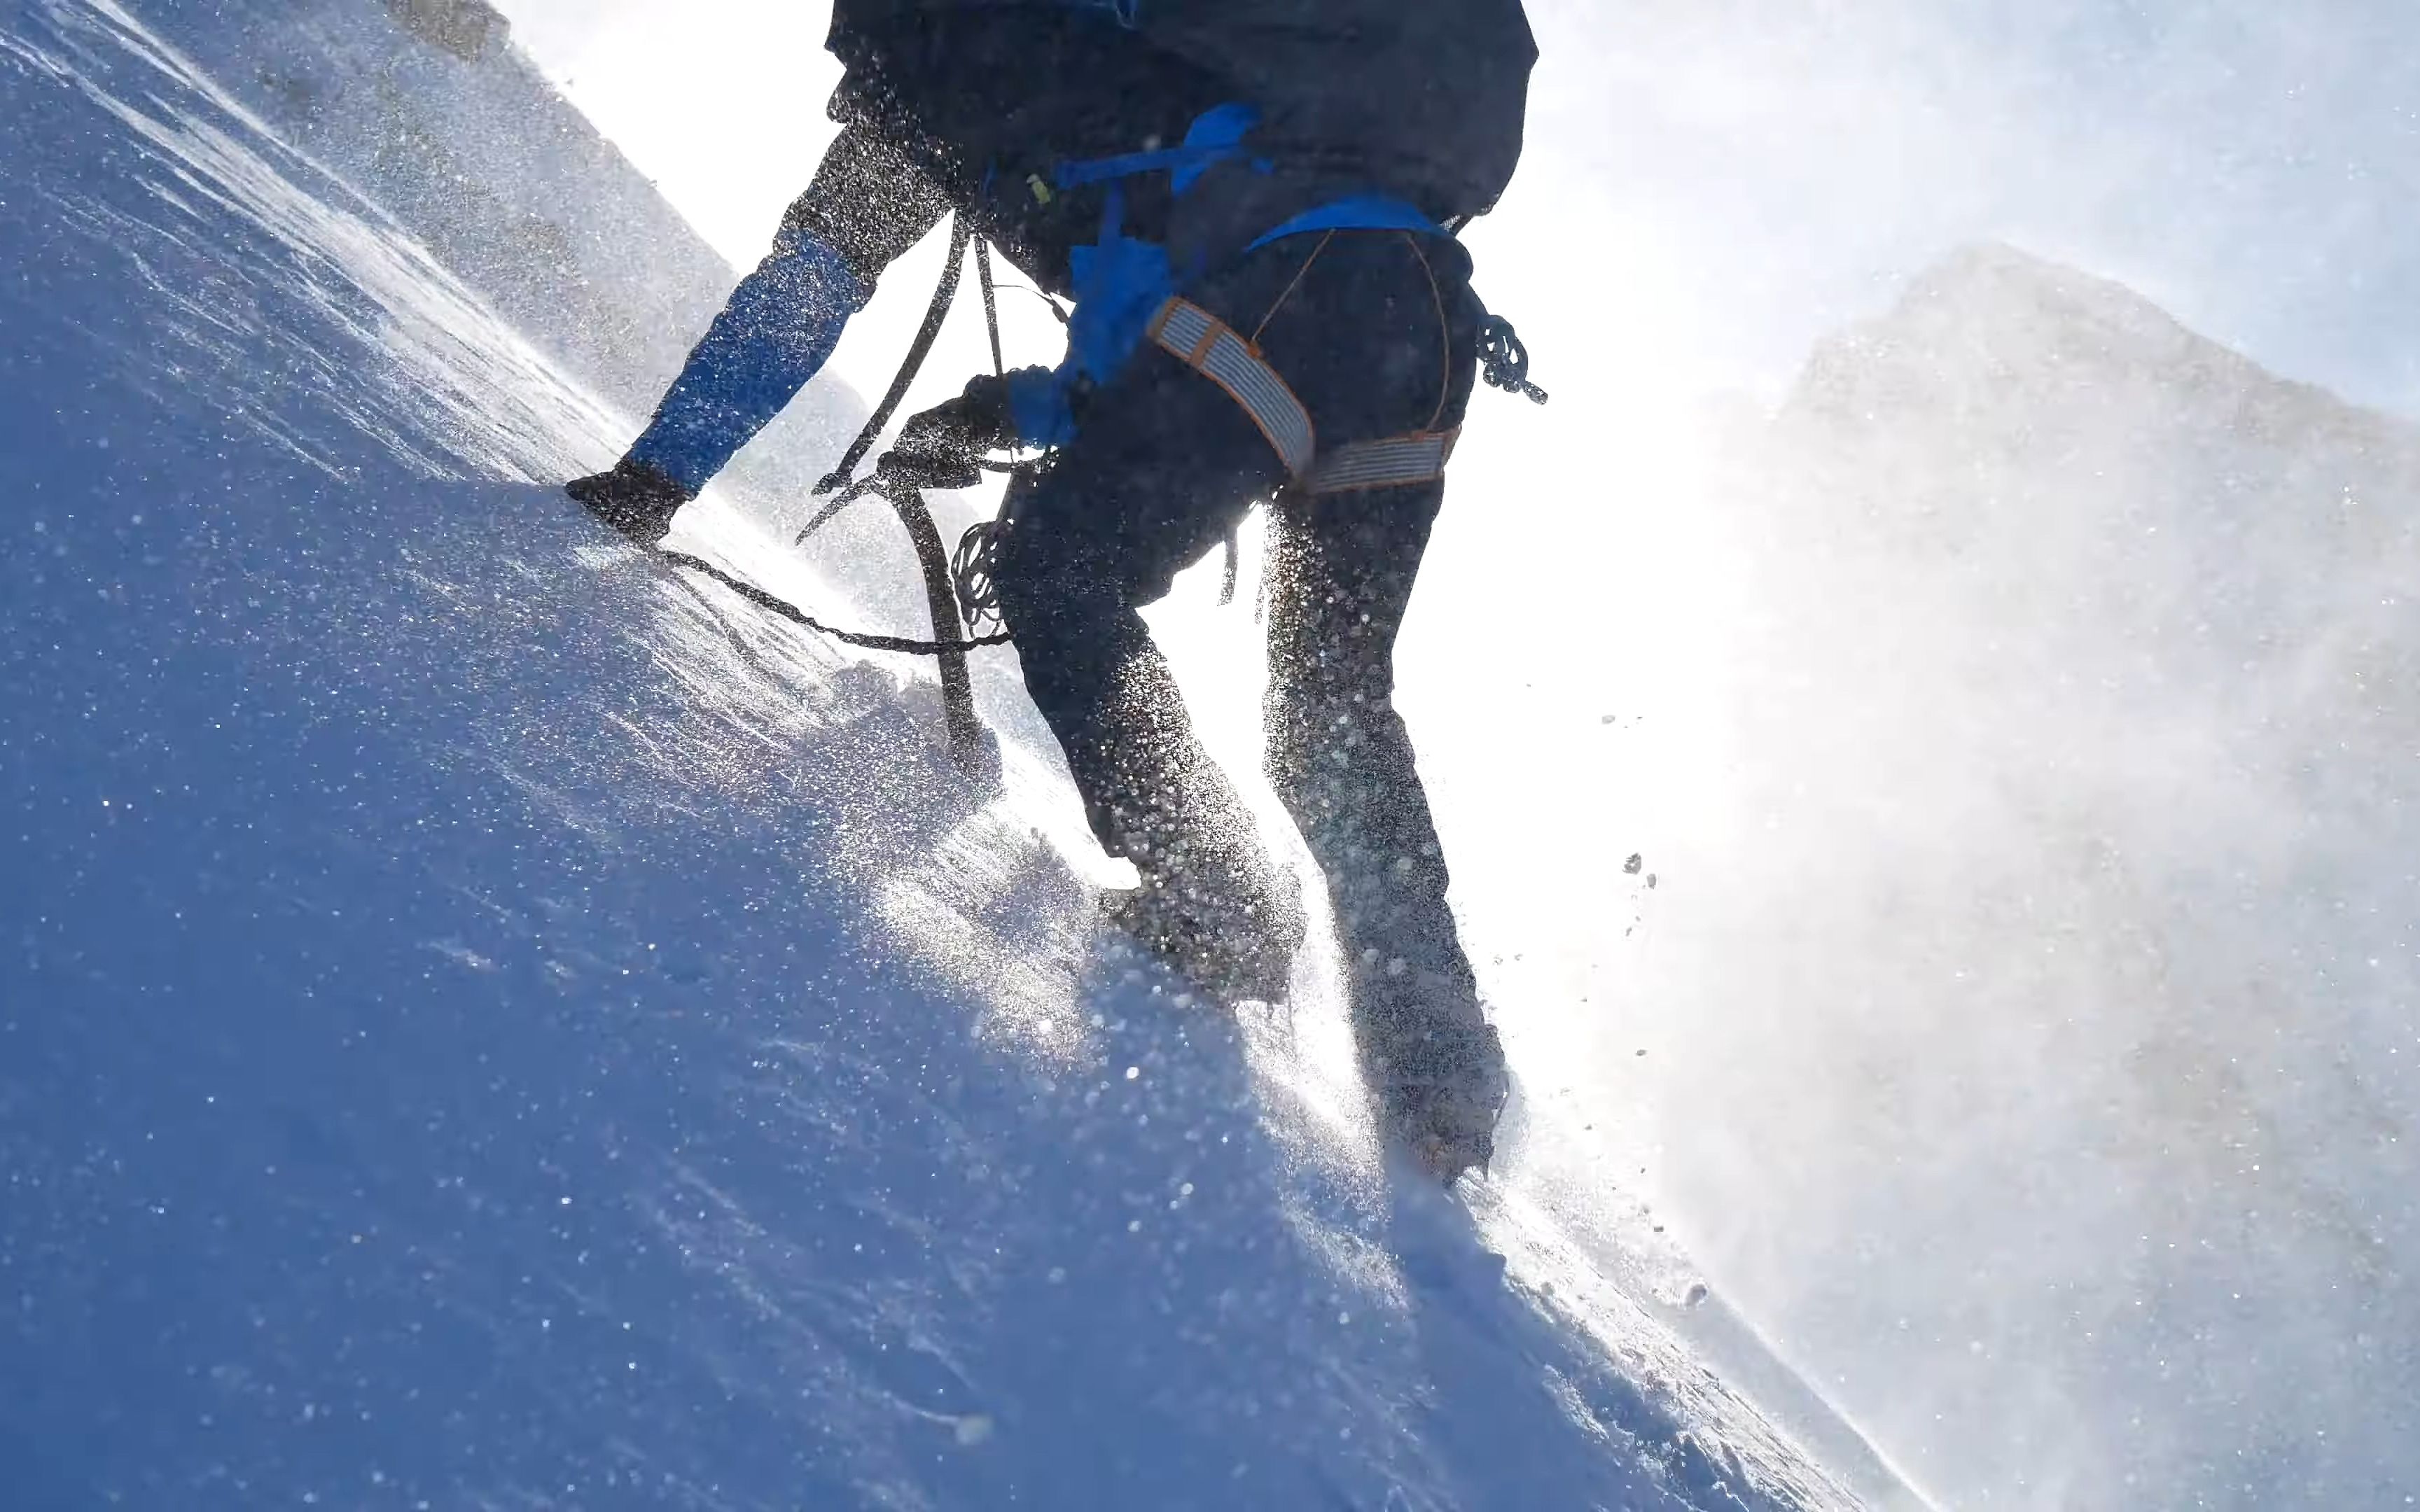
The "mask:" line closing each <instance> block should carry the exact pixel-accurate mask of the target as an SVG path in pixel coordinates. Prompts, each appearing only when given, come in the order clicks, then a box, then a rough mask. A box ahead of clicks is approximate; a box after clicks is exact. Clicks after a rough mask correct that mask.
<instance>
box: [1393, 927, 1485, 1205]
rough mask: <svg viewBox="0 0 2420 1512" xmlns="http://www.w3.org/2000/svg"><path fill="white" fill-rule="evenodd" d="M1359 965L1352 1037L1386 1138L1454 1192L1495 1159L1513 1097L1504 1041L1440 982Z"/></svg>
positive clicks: (1472, 1003)
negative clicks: (1465, 1176)
mask: <svg viewBox="0 0 2420 1512" xmlns="http://www.w3.org/2000/svg"><path fill="white" fill-rule="evenodd" d="M1388 964H1392V963H1375V962H1368V961H1364V962H1359V963H1356V964H1355V967H1354V975H1355V977H1356V978H1357V979H1358V980H1357V981H1356V983H1355V994H1354V1002H1355V1013H1354V1017H1355V1025H1354V1028H1355V1035H1356V1039H1357V1041H1358V1043H1359V1045H1360V1050H1361V1061H1362V1068H1363V1071H1364V1072H1365V1074H1366V1075H1367V1076H1368V1078H1369V1083H1370V1087H1371V1089H1372V1090H1373V1092H1374V1093H1375V1094H1376V1097H1377V1100H1378V1112H1379V1117H1380V1119H1381V1120H1382V1122H1383V1123H1384V1125H1385V1129H1386V1132H1387V1134H1388V1135H1389V1136H1390V1137H1391V1138H1392V1139H1394V1140H1395V1142H1396V1143H1398V1144H1399V1145H1401V1146H1402V1147H1403V1148H1404V1150H1406V1151H1407V1152H1409V1153H1410V1154H1411V1156H1412V1157H1413V1158H1414V1159H1415V1160H1417V1161H1419V1164H1420V1166H1421V1168H1422V1169H1424V1170H1426V1171H1428V1172H1429V1173H1430V1174H1431V1175H1432V1176H1435V1178H1436V1179H1437V1180H1440V1181H1442V1182H1444V1183H1445V1184H1446V1185H1448V1186H1451V1185H1452V1184H1453V1183H1454V1181H1455V1180H1456V1179H1457V1178H1459V1177H1460V1176H1461V1175H1462V1173H1463V1172H1465V1171H1466V1170H1468V1169H1470V1168H1471V1167H1472V1166H1474V1165H1476V1166H1479V1167H1481V1169H1484V1168H1485V1167H1486V1165H1487V1163H1488V1162H1489V1161H1490V1160H1492V1159H1493V1158H1494V1157H1495V1154H1496V1121H1497V1119H1498V1118H1499V1117H1500V1116H1502V1114H1503V1112H1504V1104H1505V1103H1506V1101H1507V1100H1508V1099H1509V1098H1510V1097H1511V1095H1512V1081H1511V1079H1510V1076H1509V1074H1508V1073H1507V1072H1506V1070H1505V1064H1504V1041H1503V1039H1502V1037H1501V1036H1500V1035H1498V1034H1497V1031H1496V1026H1494V1025H1492V1024H1490V1023H1488V1022H1487V1019H1486V1015H1485V1013H1484V1012H1483V1011H1481V1008H1480V1006H1479V1004H1478V1002H1477V1000H1476V999H1475V998H1471V997H1469V996H1467V995H1464V994H1461V993H1457V992H1455V991H1453V990H1452V987H1451V984H1450V982H1449V981H1448V980H1446V979H1444V978H1442V977H1439V976H1436V975H1435V974H1433V973H1427V972H1419V973H1410V972H1404V973H1397V974H1394V975H1389V974H1388V971H1387V965H1388Z"/></svg>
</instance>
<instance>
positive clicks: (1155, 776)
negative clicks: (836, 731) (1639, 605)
mask: <svg viewBox="0 0 2420 1512" xmlns="http://www.w3.org/2000/svg"><path fill="white" fill-rule="evenodd" d="M1468 278H1469V262H1468V259H1467V256H1466V254H1465V253H1464V251H1463V249H1462V248H1461V247H1460V246H1459V245H1458V244H1456V243H1453V242H1450V241H1445V240H1442V239H1435V238H1418V239H1416V238H1413V237H1409V236H1405V235H1402V234H1399V233H1395V232H1376V231H1352V232H1342V233H1338V234H1336V235H1334V236H1332V237H1327V238H1326V239H1323V238H1322V237H1321V236H1319V235H1307V236H1299V237H1295V238H1291V239H1286V240H1283V241H1280V242H1276V243H1273V244H1272V245H1270V246H1268V247H1266V248H1264V249H1262V250H1261V251H1259V252H1257V253H1253V254H1249V255H1247V256H1246V257H1244V258H1243V259H1241V260H1240V261H1238V262H1237V263H1236V264H1234V265H1233V266H1232V267H1230V268H1229V269H1227V270H1224V271H1223V272H1221V273H1219V274H1218V275H1215V276H1213V277H1212V278H1210V279H1209V280H1207V281H1205V282H1204V283H1203V284H1202V285H1200V286H1197V287H1192V288H1188V289H1187V291H1186V292H1187V298H1189V299H1191V300H1193V301H1194V302H1196V303H1198V304H1201V305H1202V306H1204V307H1205V308H1207V309H1209V310H1210V311H1212V312H1213V313H1214V314H1216V315H1218V316H1220V317H1221V318H1222V319H1224V320H1226V321H1227V323H1228V324H1230V325H1231V326H1233V328H1234V329H1235V330H1236V331H1237V332H1241V333H1243V334H1245V335H1247V336H1254V335H1256V336H1257V342H1258V345H1259V347H1260V348H1261V350H1262V352H1263V353H1264V357H1265V358H1266V360H1267V361H1268V363H1269V364H1270V365H1271V366H1272V367H1274V368H1275V369H1276V370H1277V371H1278V372H1279V373H1280V375H1281V376H1283V377H1284V378H1286V379H1287V381H1288V382H1289V384H1290V385H1291V386H1292V387H1293V389H1294V391H1295V394H1296V395H1297V396H1298V397H1299V398H1300V399H1301V400H1302V403H1303V406H1304V408H1305V409H1308V410H1309V411H1310V414H1311V419H1312V422H1313V424H1314V425H1315V426H1316V427H1317V430H1318V439H1319V442H1320V445H1321V446H1322V447H1323V448H1326V447H1330V446H1334V445H1337V444H1340V443H1343V442H1348V441H1354V440H1373V439H1377V438H1381V437H1387V436H1393V435H1400V434H1403V433H1404V432H1407V431H1414V430H1426V429H1441V428H1446V427H1450V426H1454V425H1457V424H1460V422H1461V419H1462V414H1463V410H1464V409H1465V407H1466V405H1467V403H1468V400H1469V396H1470V390H1471V383H1472V379H1473V373H1474V368H1475V365H1476V355H1475V354H1476V343H1477V330H1478V325H1479V322H1480V321H1481V319H1482V318H1483V315H1482V313H1481V310H1480V309H1479V306H1478V302H1477V301H1476V300H1475V299H1474V298H1473V297H1472V296H1471V294H1470V292H1469V284H1468ZM1285 482H1286V476H1285V472H1284V470H1283V468H1282V467H1281V466H1280V463H1279V461H1278V458H1277V455H1276V454H1275V453H1274V451H1273V450H1272V449H1271V447H1270V445H1269V443H1268V441H1267V440H1264V438H1263V437H1262V435H1261V433H1260V431H1259V430H1258V429H1257V428H1255V426H1254V425H1253V424H1252V423H1251V422H1250V420H1249V418H1248V417H1247V416H1246V414H1245V413H1244V411H1243V410H1242V409H1240V408H1239V407H1238V406H1237V405H1236V403H1235V402H1234V401H1233V399H1232V398H1230V397H1229V396H1228V395H1227V394H1226V393H1224V392H1222V391H1221V390H1219V389H1218V387H1217V386H1215V385H1214V384H1212V383H1211V382H1210V381H1209V380H1208V379H1206V378H1202V376H1201V375H1199V374H1197V373H1195V372H1194V371H1193V370H1191V369H1190V368H1188V367H1187V366H1185V365H1184V364H1183V363H1179V362H1177V361H1176V360H1175V359H1174V358H1172V357H1171V356H1169V355H1168V354H1167V353H1165V352H1163V351H1161V350H1159V349H1158V348H1157V347H1145V348H1144V349H1143V350H1142V351H1141V352H1140V353H1138V354H1137V356H1136V357H1135V358H1134V360H1133V362H1132V363H1131V364H1130V365H1129V367H1128V368H1127V369H1126V371H1125V372H1124V373H1122V374H1121V375H1120V376H1119V378H1118V379H1117V380H1116V381H1115V382H1114V383H1112V384H1110V385H1109V386H1107V387H1106V388H1104V389H1103V390H1101V391H1100V392H1098V393H1095V394H1094V395H1092V397H1091V400H1090V403H1089V406H1088V407H1087V408H1086V409H1084V410H1083V411H1082V412H1081V415H1080V430H1079V434H1078V438H1077V440H1074V441H1073V442H1072V443H1070V444H1069V445H1068V446H1067V447H1065V448H1064V449H1063V451H1062V453H1061V454H1060V455H1059V456H1058V457H1057V458H1056V460H1055V462H1054V463H1053V465H1052V466H1051V467H1050V468H1049V470H1048V471H1046V472H1044V473H1043V474H1041V475H1040V476H1039V477H1038V478H1037V479H1036V480H1035V481H1034V482H1032V484H1031V485H1030V486H1025V487H1022V488H1020V489H1018V490H1017V491H1016V492H1015V493H1014V494H1013V495H1012V498H1011V500H1010V501H1009V504H1008V508H1007V511H1006V517H1007V519H1008V521H1009V524H1008V527H1007V529H1006V530H1005V532H1003V534H1002V537H1001V543H1000V546H999V549H998V555H997V558H996V561H995V578H996V580H997V583H998V586H999V591H1000V598H1001V608H1002V610H1003V612H1004V615H1005V617H1006V619H1007V622H1008V625H1009V626H1010V628H1011V629H1013V630H1014V631H1015V632H1016V640H1017V646H1018V651H1019V654H1020V656H1022V658H1023V662H1024V669H1025V681H1026V686H1027V687H1028V689H1029V690H1030V691H1031V693H1032V697H1033V700H1034V702H1035V703H1036V704H1037V705H1038V706H1039V708H1040V709H1041V711H1042V714H1043V716H1044V717H1045V718H1046V719H1047V720H1048V722H1049V724H1050V727H1051V729H1052V730H1053V731H1054V732H1055V733H1057V734H1058V736H1059V739H1060V741H1061V743H1062V744H1063V747H1064V748H1065V750H1066V754H1067V760H1068V764H1069V766H1070V767H1071V768H1072V769H1073V771H1074V774H1075V778H1076V782H1077V785H1078V788H1079V789H1080V790H1081V792H1082V794H1083V796H1084V800H1085V803H1086V806H1087V810H1088V811H1089V813H1090V815H1091V818H1092V822H1093V826H1094V830H1095V832H1096V833H1097V834H1098V835H1099V837H1100V840H1101V842H1102V844H1103V845H1104V846H1105V847H1106V848H1108V849H1109V851H1110V852H1111V853H1112V854H1114V855H1121V856H1126V857H1128V858H1130V859H1132V860H1133V861H1134V863H1135V865H1136V866H1137V868H1138V869H1139V870H1140V872H1141V873H1142V875H1143V877H1144V879H1145V882H1146V885H1147V886H1151V887H1164V888H1169V889H1171V890H1173V891H1175V892H1177V893H1179V894H1181V895H1183V896H1185V897H1187V898H1188V899H1189V900H1191V901H1192V902H1193V903H1196V904H1198V905H1199V906H1201V907H1202V908H1203V909H1204V910H1206V911H1208V912H1210V913H1212V914H1213V915H1224V916H1225V917H1229V918H1235V917H1242V916H1246V915H1249V916H1250V917H1253V918H1257V919H1259V920H1261V921H1262V923H1263V924H1264V926H1265V925H1269V924H1271V923H1272V921H1273V920H1274V921H1276V927H1278V928H1280V929H1282V928H1285V927H1287V926H1286V925H1284V924H1283V922H1282V920H1281V919H1280V918H1279V913H1278V912H1273V911H1272V910H1270V909H1269V908H1267V907H1266V906H1264V904H1265V901H1266V898H1267V893H1266V891H1265V888H1266V877H1267V863H1266V860H1265V857H1264V856H1262V854H1261V851H1260V847H1259V845H1258V843H1257V841H1255V840H1254V839H1253V837H1252V834H1251V830H1250V826H1249V823H1248V822H1247V821H1246V819H1245V816H1244V811H1243V808H1242V805H1241V804H1240V802H1239V801H1238V799H1237V797H1236V795H1235V793H1234V791H1233V787H1232V786H1231V785H1230V784H1229V783H1228V781H1227V780H1226V779H1225V778H1224V777H1223V776H1222V775H1221V774H1219V773H1218V770H1217V768H1216V766H1215V764H1213V763H1211V762H1210V760H1209V759H1208V758H1207V756H1206V755H1205V754H1204V753H1203V752H1202V749H1201V748H1200V746H1199V745H1198V744H1197V743H1196V742H1195V740H1194V737H1193V734H1192V732H1191V729H1190V727H1189V725H1188V723H1187V719H1186V716H1185V711H1184V705H1183V702H1182V701H1181V700H1180V699H1179V697H1178V694H1177V691H1176V688H1175V686H1174V684H1173V683H1172V681H1171V678H1170V674H1169V671H1168V668H1167V666H1166V664H1165V662H1164V661H1163V660H1162V658H1161V657H1160V656H1159V653H1158V652H1157V651H1156V649H1155V648H1154V646H1153V644H1152V641H1151V639H1150V635H1149V632H1148V630H1147V629H1146V628H1145V626H1144V625H1143V622H1142V620H1141V618H1140V616H1139V615H1138V614H1137V613H1136V609H1137V606H1139V605H1142V604H1146V603H1149V602H1151V601H1152V600H1154V599H1156V598H1158V597H1160V596H1161V595H1163V594H1166V593H1167V591H1168V588H1169V585H1170V582H1171V579H1173V577H1174V576H1175V574H1176V573H1177V572H1178V571H1180V570H1182V569H1183V568H1184V567H1186V566H1187V565H1188V564H1190V563H1193V562H1195V561H1196V560H1198V559H1200V558H1201V557H1202V555H1203V553H1204V552H1206V551H1207V550H1208V549H1209V548H1211V547H1212V546H1213V545H1214V544H1216V543H1217V542H1218V541H1219V540H1220V538H1221V537H1222V536H1223V535H1224V534H1225V533H1226V532H1228V531H1230V530H1231V529H1233V527H1234V526H1235V525H1236V523H1237V522H1238V521H1239V520H1240V519H1241V518H1242V517H1243V516H1244V514H1245V513H1246V512H1247V511H1248V510H1249V508H1250V507H1251V505H1252V504H1253V502H1254V501H1258V500H1263V499H1266V498H1268V497H1270V496H1271V495H1272V494H1274V493H1277V492H1278V491H1279V489H1280V486H1281V485H1283V484H1284V483H1285ZM1442 496H1443V486H1442V485H1438V484H1428V485H1421V486H1405V487H1395V488H1387V489H1379V490H1373V491H1368V492H1359V493H1345V494H1334V495H1327V496H1324V497H1317V498H1309V499H1300V498H1295V497H1293V496H1290V495H1289V496H1286V497H1283V498H1281V499H1280V504H1279V509H1278V521H1277V523H1278V527H1279V535H1278V548H1277V552H1276V561H1275V572H1274V576H1273V582H1272V589H1273V592H1272V594H1271V599H1270V605H1269V609H1270V613H1269V619H1270V625H1271V632H1272V636H1273V644H1272V647H1271V687H1270V694H1269V707H1268V719H1267V725H1268V749H1267V753H1266V756H1267V762H1268V769H1269V775H1270V777H1271V779H1273V783H1274V786H1275V788H1276V790H1277V792H1278V794H1279V795H1280V797H1281V798H1282V799H1283V801H1284V802H1285V805H1286V807H1287V809H1288V810H1290V811H1291V812H1292V814H1293V816H1294V819H1295V824H1296V825H1298V826H1299V827H1300V828H1301V831H1302V834H1303V836H1304V838H1305V840H1306V841H1308V842H1309V844H1310V846H1311V853H1312V855H1313V856H1315V857H1316V859H1317V860H1318V862H1319V865H1320V867H1321V869H1322V871H1323V872H1325V873H1326V883H1327V887H1328V889H1329V893H1330V896H1331V898H1332V900H1333V903H1334V905H1335V909H1336V915H1337V919H1338V925H1339V928H1340V930H1341V932H1342V937H1343V945H1344V949H1345V951H1346V954H1347V956H1348V959H1349V961H1350V964H1351V965H1352V968H1353V971H1352V975H1353V987H1354V991H1353V997H1354V1002H1353V1009H1354V1015H1355V1020H1356V1027H1357V1030H1358V1032H1359V1036H1360V1040H1361V1046H1362V1050H1363V1053H1364V1056H1365V1058H1371V1059H1373V1061H1374V1063H1376V1064H1378V1065H1379V1066H1381V1067H1383V1068H1388V1069H1389V1070H1390V1074H1392V1075H1394V1076H1395V1077H1397V1078H1398V1079H1400V1078H1403V1077H1405V1076H1412V1077H1419V1076H1420V1074H1421V1072H1420V1069H1419V1065H1418V1064H1417V1063H1418V1062H1420V1061H1424V1060H1427V1059H1431V1058H1434V1057H1435V1054H1443V1055H1445V1056H1446V1057H1447V1058H1448V1059H1449V1060H1450V1059H1453V1058H1456V1057H1466V1056H1467V1054H1468V1053H1469V1052H1470V1050H1471V1049H1472V1048H1473V1047H1472V1045H1471V1044H1470V1043H1469V1041H1470V1036H1471V1035H1472V1034H1474V1033H1483V1032H1484V1031H1483V1024H1482V1022H1481V1018H1480V1013H1479V1008H1478V1002H1477V990H1476V986H1475V984H1474V982H1473V980H1472V976H1471V970H1470V965H1469V962H1468V960H1467V959H1466V956H1465V955H1464V953H1463V950H1462V948H1461V946H1460V944H1459V942H1458V941H1457V939H1456V937H1455V933H1454V926H1453V918H1452V915H1451V914H1450V912H1449V911H1448V909H1447V906H1446V887H1447V874H1446V867H1445V862H1444V859H1443V856H1442V854H1441V852H1440V849H1439V847H1438V844H1437V838H1436V829H1435V824H1434V822H1433V821H1432V819H1431V817H1430V812H1429V807H1428V801H1427V797H1426V795H1424V794H1423V793H1422V791H1421V788H1420V783H1419V774H1418V773H1417V771H1416V770H1415V768H1414V765H1413V758H1412V748H1411V742H1410V740H1409V738H1408V736H1407V735H1406V733H1405V732H1404V723H1403V721H1402V719H1401V718H1399V717H1397V715H1396V713H1395V709H1394V703H1393V690H1394V668H1393V656H1394V642H1395V633H1396V630H1397V627H1398V626H1399V625H1401V624H1402V622H1403V617H1404V609H1405V608H1406V606H1407V605H1408V604H1409V602H1410V599H1411V593H1412V584H1413V579H1414V578H1415V576H1416V575H1417V573H1418V572H1419V562H1420V556H1421V553H1422V551H1423V550H1424V549H1425V548H1426V547H1427V545H1428V539H1429V531H1430V527H1431V525H1432V524H1433V523H1434V522H1435V518H1436V514H1437V509H1438V506H1439V504H1440V502H1441V501H1442ZM1280 912H1281V911H1280ZM1294 927H1295V929H1296V930H1297V932H1298V925H1297V926H1294ZM1297 941H1298V933H1297V936H1296V938H1289V939H1282V940H1280V941H1277V942H1275V943H1276V944H1277V945H1278V946H1279V947H1280V949H1283V951H1284V952H1285V953H1288V954H1290V953H1291V951H1292V949H1293V947H1294V945H1295V943H1297ZM1441 1029H1442V1030H1448V1031H1450V1032H1449V1033H1447V1034H1446V1036H1445V1037H1446V1038H1448V1039H1458V1040H1459V1041H1460V1043H1459V1044H1458V1045H1457V1046H1455V1047H1447V1046H1445V1045H1441V1044H1435V1041H1437V1040H1438V1039H1439V1031H1440V1030H1441ZM1422 1045H1434V1046H1435V1049H1434V1051H1430V1050H1423V1049H1422V1048H1420V1047H1421V1046H1422ZM1485 1052H1486V1053H1487V1054H1491V1055H1492V1054H1494V1038H1493V1036H1492V1034H1487V1035H1486V1036H1485ZM1490 1116H1491V1117H1492V1110H1490Z"/></svg>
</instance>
